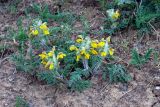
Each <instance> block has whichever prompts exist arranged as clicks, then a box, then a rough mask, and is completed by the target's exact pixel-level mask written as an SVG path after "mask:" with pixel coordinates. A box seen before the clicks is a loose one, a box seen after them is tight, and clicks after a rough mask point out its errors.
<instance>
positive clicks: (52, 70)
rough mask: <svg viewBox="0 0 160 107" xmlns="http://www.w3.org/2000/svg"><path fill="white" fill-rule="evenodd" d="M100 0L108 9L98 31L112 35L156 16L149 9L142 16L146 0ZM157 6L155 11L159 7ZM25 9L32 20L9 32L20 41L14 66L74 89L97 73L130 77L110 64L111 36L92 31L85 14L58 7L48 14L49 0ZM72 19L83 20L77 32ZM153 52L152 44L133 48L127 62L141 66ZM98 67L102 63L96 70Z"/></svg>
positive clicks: (85, 85)
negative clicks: (144, 49) (141, 49)
mask: <svg viewBox="0 0 160 107" xmlns="http://www.w3.org/2000/svg"><path fill="white" fill-rule="evenodd" d="M99 2H100V4H101V6H102V8H103V11H105V15H106V19H105V23H104V29H103V31H101V32H103V33H105V34H108V35H113V34H114V33H115V32H116V31H118V30H120V29H124V28H126V27H127V26H129V25H130V24H131V25H133V26H135V27H137V28H139V29H140V27H141V26H146V24H147V23H148V21H150V20H151V19H153V18H154V19H155V20H156V19H158V16H159V13H158V12H156V13H154V15H153V14H150V15H153V17H149V16H148V15H147V16H146V15H145V14H144V13H143V12H142V11H144V10H143V9H144V8H145V9H146V7H145V6H146V5H147V4H146V3H145V2H141V4H139V3H138V4H136V3H137V2H135V1H132V0H126V1H121V0H116V1H113V2H111V3H107V2H106V1H105V0H99ZM148 2H149V1H148ZM150 3H151V2H149V4H150ZM152 3H153V2H152ZM156 9H157V11H158V7H156ZM146 11H147V10H146ZM29 12H34V13H36V14H37V15H38V18H36V19H33V18H32V17H31V16H30V15H28V14H29ZM26 15H27V16H28V18H29V19H30V20H31V19H32V21H30V22H29V25H28V26H27V25H26V26H25V27H23V26H22V24H18V28H19V29H18V31H17V32H16V33H14V36H13V39H14V41H15V42H16V43H17V44H18V46H17V49H18V52H17V53H15V54H14V55H13V58H12V59H13V61H14V63H15V65H16V67H17V70H20V71H24V72H26V73H29V74H31V75H34V76H37V77H38V78H39V79H40V80H43V81H46V82H47V83H48V84H52V85H59V84H62V85H63V86H65V87H67V88H69V89H71V90H73V91H83V90H84V89H86V88H89V87H90V86H91V84H92V83H91V77H93V76H94V75H97V74H98V75H99V74H102V76H103V77H104V78H107V77H109V80H110V82H111V83H115V82H128V81H130V80H131V76H130V75H129V73H128V72H127V70H126V69H125V67H124V66H123V65H120V64H111V65H109V62H110V61H111V59H114V52H115V51H116V50H115V49H113V48H112V46H111V36H106V37H104V38H100V39H95V38H92V37H90V35H89V31H90V26H89V23H88V22H87V20H85V18H84V17H83V16H76V15H74V14H72V13H69V12H59V11H58V12H57V13H56V14H52V13H51V12H50V10H49V8H48V6H47V5H46V6H44V7H43V6H41V5H37V4H34V5H33V6H32V9H28V10H26ZM76 19H78V20H79V21H81V23H82V25H83V26H82V28H83V31H81V32H76V31H75V30H76V29H73V27H72V26H73V25H74V23H75V20H76ZM50 20H52V21H55V22H56V24H57V25H56V26H53V25H51V26H50V27H49V24H48V22H49V21H50ZM150 24H151V23H150ZM73 35H74V36H73ZM151 52H152V50H148V51H147V52H146V53H145V55H142V56H140V55H139V54H138V52H137V51H135V50H133V52H132V59H131V64H133V65H135V66H136V67H141V66H142V65H143V64H144V63H146V62H147V61H148V60H149V58H150V55H151ZM101 67H106V68H105V69H104V70H100V69H101Z"/></svg>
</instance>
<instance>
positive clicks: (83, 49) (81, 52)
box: [80, 47, 86, 55]
mask: <svg viewBox="0 0 160 107" xmlns="http://www.w3.org/2000/svg"><path fill="white" fill-rule="evenodd" d="M85 53H86V49H85V47H82V50H81V51H80V54H81V55H84V54H85Z"/></svg>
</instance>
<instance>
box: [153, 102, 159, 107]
mask: <svg viewBox="0 0 160 107" xmlns="http://www.w3.org/2000/svg"><path fill="white" fill-rule="evenodd" d="M152 107H160V102H157V103H155V104H153V105H152Z"/></svg>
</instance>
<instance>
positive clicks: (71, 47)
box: [69, 45, 78, 51]
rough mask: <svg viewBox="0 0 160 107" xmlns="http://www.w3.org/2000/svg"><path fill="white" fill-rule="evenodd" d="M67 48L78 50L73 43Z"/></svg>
mask: <svg viewBox="0 0 160 107" xmlns="http://www.w3.org/2000/svg"><path fill="white" fill-rule="evenodd" d="M69 50H70V51H75V50H78V49H77V47H76V46H75V45H71V46H70V47H69Z"/></svg>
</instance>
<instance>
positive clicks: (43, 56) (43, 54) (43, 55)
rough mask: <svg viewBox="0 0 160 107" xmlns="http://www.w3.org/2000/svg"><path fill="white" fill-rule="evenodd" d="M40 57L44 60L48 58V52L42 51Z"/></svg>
mask: <svg viewBox="0 0 160 107" xmlns="http://www.w3.org/2000/svg"><path fill="white" fill-rule="evenodd" d="M39 56H40V58H41V59H42V60H43V59H46V58H47V53H46V52H42V53H41V54H39Z"/></svg>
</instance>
